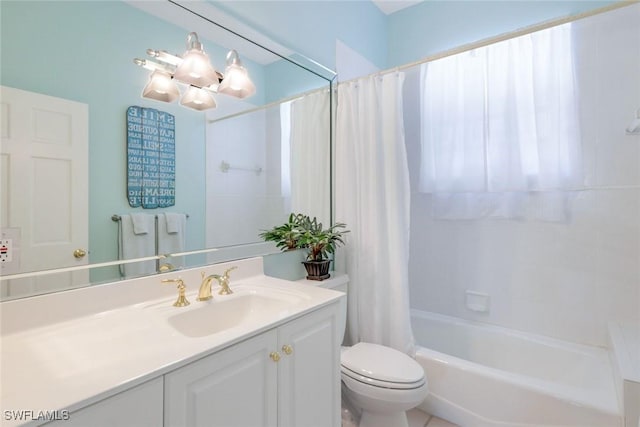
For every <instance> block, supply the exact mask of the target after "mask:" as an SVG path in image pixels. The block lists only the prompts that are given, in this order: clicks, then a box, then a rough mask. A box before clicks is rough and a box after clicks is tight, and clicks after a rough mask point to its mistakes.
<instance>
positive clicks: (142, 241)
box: [118, 214, 156, 278]
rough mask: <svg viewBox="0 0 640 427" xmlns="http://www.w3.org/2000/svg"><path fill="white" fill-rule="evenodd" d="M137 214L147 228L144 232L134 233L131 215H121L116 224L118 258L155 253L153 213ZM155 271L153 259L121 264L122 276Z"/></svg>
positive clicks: (137, 256)
mask: <svg viewBox="0 0 640 427" xmlns="http://www.w3.org/2000/svg"><path fill="white" fill-rule="evenodd" d="M136 215H139V219H140V221H141V223H143V224H144V225H143V226H144V227H146V229H147V230H148V231H147V233H144V234H136V233H135V231H134V224H133V219H132V216H131V215H121V216H120V223H119V226H118V257H119V258H120V259H132V258H143V257H147V256H153V255H155V254H156V233H155V215H149V214H136ZM155 271H156V262H155V260H150V261H141V262H134V263H130V264H121V265H120V273H121V274H122V276H123V277H125V278H129V277H136V276H142V275H145V274H151V273H154V272H155Z"/></svg>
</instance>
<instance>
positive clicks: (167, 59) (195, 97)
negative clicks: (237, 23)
mask: <svg viewBox="0 0 640 427" xmlns="http://www.w3.org/2000/svg"><path fill="white" fill-rule="evenodd" d="M147 55H149V56H150V57H151V58H153V60H149V59H140V58H135V59H134V60H133V62H134V63H135V64H136V65H139V66H141V67H143V68H146V69H147V70H150V71H151V75H150V76H149V81H148V83H147V85H146V86H145V87H144V89H143V90H142V96H143V97H144V98H149V99H155V100H156V101H163V102H173V101H175V100H177V99H178V98H180V90H179V88H178V84H181V85H184V86H186V89H184V91H183V94H182V97H181V99H180V105H183V106H185V107H189V108H192V109H194V110H198V111H203V110H208V109H210V108H215V107H216V102H215V100H214V99H213V94H214V93H218V92H220V93H224V94H226V95H229V96H233V97H235V98H240V99H243V98H246V97H248V96H251V95H253V94H254V93H255V92H256V87H255V85H254V84H253V82H252V81H251V79H250V78H249V74H248V73H247V70H246V68H244V67H243V66H242V62H241V61H240V58H239V56H238V52H236V51H235V50H234V49H232V50H231V51H230V52H229V53H228V54H227V68H226V70H225V74H221V73H220V72H218V71H216V70H215V68H213V66H212V65H211V62H210V61H209V56H208V55H207V54H206V53H205V51H204V49H203V47H202V43H200V40H198V35H197V34H196V33H193V32H192V33H189V35H188V36H187V50H186V52H185V53H184V55H182V56H178V55H173V54H170V53H168V52H167V51H164V50H154V49H147Z"/></svg>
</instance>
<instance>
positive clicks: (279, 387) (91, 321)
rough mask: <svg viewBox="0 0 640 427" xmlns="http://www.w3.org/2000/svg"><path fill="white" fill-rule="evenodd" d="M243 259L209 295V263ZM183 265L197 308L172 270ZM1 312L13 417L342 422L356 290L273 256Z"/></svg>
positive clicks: (88, 421)
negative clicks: (343, 361)
mask: <svg viewBox="0 0 640 427" xmlns="http://www.w3.org/2000/svg"><path fill="white" fill-rule="evenodd" d="M231 265H233V266H237V267H238V269H237V270H236V271H234V273H235V274H234V276H232V278H231V284H230V286H231V289H232V290H233V291H234V293H233V294H232V295H225V296H221V295H217V293H216V292H215V291H216V289H215V287H214V298H213V300H211V301H204V302H200V301H197V300H196V293H195V291H196V290H197V285H198V284H199V283H200V280H201V279H200V272H202V271H204V272H206V274H211V273H220V272H222V271H224V270H225V269H227V268H229V267H230V266H231ZM178 275H179V276H181V278H182V280H183V281H184V283H186V285H187V292H186V297H187V299H188V300H189V301H190V304H189V305H188V306H187V307H174V306H173V305H172V304H173V302H174V301H175V300H176V297H177V291H176V289H175V285H174V286H171V285H168V284H161V282H160V280H161V279H167V278H175V277H177V276H178ZM149 296H151V298H149ZM43 311H46V312H47V313H46V314H47V315H46V316H39V314H42V313H43ZM29 314H31V315H29ZM1 315H2V400H1V401H2V425H3V426H4V425H7V426H13V425H23V424H24V425H29V426H32V425H33V426H35V425H44V424H46V425H48V426H65V427H69V426H87V425H91V426H134V425H135V426H150V427H151V426H153V427H157V426H163V425H164V426H189V427H192V426H204V425H206V426H218V425H219V426H225V427H226V426H252V427H253V426H322V427H325V426H336V427H337V426H339V425H340V371H339V369H340V360H339V358H340V344H341V340H342V334H343V331H344V326H345V318H346V298H345V296H344V294H343V293H340V292H336V291H332V290H327V289H322V288H318V287H313V286H308V285H304V284H301V283H296V282H290V281H285V280H280V279H275V278H272V277H268V276H265V275H264V274H263V273H262V258H253V259H249V260H243V261H238V262H234V263H226V264H218V265H212V266H207V267H203V268H198V269H191V270H184V271H181V272H179V273H175V272H174V273H167V274H164V275H159V276H156V277H152V278H149V277H147V278H143V279H135V280H127V281H123V282H118V283H116V284H110V285H107V286H96V287H94V288H85V289H79V290H76V291H69V292H65V293H58V294H52V295H48V296H42V297H34V298H27V299H23V300H17V301H12V302H6V303H2V312H1ZM47 317H48V319H49V320H47V321H46V323H45V322H44V319H46V318H47ZM21 411H22V412H21ZM37 417H40V419H39V420H34V419H33V418H37Z"/></svg>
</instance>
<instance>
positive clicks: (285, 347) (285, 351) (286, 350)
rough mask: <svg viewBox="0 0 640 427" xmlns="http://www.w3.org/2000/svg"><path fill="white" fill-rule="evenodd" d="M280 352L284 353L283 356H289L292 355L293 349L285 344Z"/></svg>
mask: <svg viewBox="0 0 640 427" xmlns="http://www.w3.org/2000/svg"><path fill="white" fill-rule="evenodd" d="M282 351H284V354H286V355H287V356H289V355H291V353H293V347H291V346H290V345H289V344H285V345H283V346H282Z"/></svg>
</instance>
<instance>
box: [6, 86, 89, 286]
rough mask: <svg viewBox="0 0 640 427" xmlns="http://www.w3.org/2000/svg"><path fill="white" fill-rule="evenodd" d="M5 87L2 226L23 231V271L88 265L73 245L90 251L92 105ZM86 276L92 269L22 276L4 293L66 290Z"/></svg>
mask: <svg viewBox="0 0 640 427" xmlns="http://www.w3.org/2000/svg"><path fill="white" fill-rule="evenodd" d="M0 89H1V92H0V100H1V103H2V110H1V111H2V114H1V117H2V128H1V129H2V130H1V135H2V144H1V153H0V154H1V159H2V163H1V166H2V172H1V173H0V179H2V183H1V185H0V190H1V191H2V195H1V199H0V200H1V202H2V208H1V209H0V214H1V215H2V217H1V218H0V226H1V227H2V228H3V229H5V228H11V229H14V230H16V229H17V230H19V235H20V239H19V241H18V242H15V248H16V249H17V250H16V251H15V252H16V255H17V257H16V258H17V262H19V271H20V272H30V271H36V270H45V269H50V268H55V267H69V266H76V265H82V264H86V263H87V262H88V260H87V256H84V257H80V258H77V257H75V256H74V251H75V250H76V249H82V250H84V251H87V252H88V247H87V246H88V241H89V239H88V139H89V136H88V135H89V134H88V132H89V131H88V106H87V105H86V104H82V103H79V102H74V101H69V100H66V99H61V98H55V97H51V96H46V95H42V94H38V93H33V92H27V91H23V90H18V89H13V88H9V87H4V86H3V87H1V88H0ZM16 258H14V259H16ZM13 271H15V270H14V269H12V272H13ZM87 278H88V273H86V272H81V273H74V274H71V273H67V274H64V275H56V277H47V276H43V278H38V279H30V280H27V281H25V280H23V279H20V280H19V281H18V280H16V281H13V283H10V284H9V288H8V289H3V294H5V295H6V294H7V293H8V294H9V296H15V295H19V294H29V293H39V292H42V291H47V290H53V289H62V288H64V287H68V286H76V285H79V284H83V283H86V282H87V281H88V280H87ZM4 284H5V283H4V282H3V285H4Z"/></svg>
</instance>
